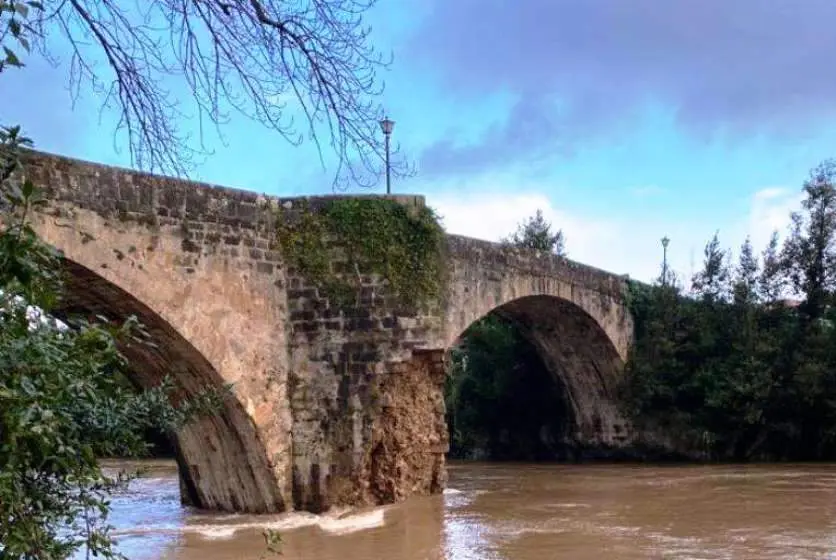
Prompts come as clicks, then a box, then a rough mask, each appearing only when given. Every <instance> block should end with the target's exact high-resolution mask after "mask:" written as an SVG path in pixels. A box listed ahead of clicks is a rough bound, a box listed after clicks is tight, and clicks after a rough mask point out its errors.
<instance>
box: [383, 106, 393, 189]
mask: <svg viewBox="0 0 836 560" xmlns="http://www.w3.org/2000/svg"><path fill="white" fill-rule="evenodd" d="M393 128H395V121H393V120H391V119H390V118H389V117H383V120H382V121H380V129H381V130H382V131H383V137H384V138H385V141H386V194H391V192H392V189H391V176H390V174H391V173H390V167H389V138H390V137H391V136H392V129H393Z"/></svg>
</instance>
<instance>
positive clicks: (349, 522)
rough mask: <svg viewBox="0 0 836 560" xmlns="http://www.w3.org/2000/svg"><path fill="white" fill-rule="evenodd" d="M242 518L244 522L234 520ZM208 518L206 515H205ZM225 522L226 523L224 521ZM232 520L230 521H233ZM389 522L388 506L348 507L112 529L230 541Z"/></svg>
mask: <svg viewBox="0 0 836 560" xmlns="http://www.w3.org/2000/svg"><path fill="white" fill-rule="evenodd" d="M236 518H243V519H242V520H241V521H237V522H236V521H234V519H236ZM204 519H206V518H204ZM224 521H226V522H224ZM230 521H231V522H230ZM385 524H386V515H385V508H376V509H373V510H369V511H363V512H358V513H352V512H350V511H348V510H338V511H333V512H329V513H327V514H325V515H315V514H313V513H306V512H296V513H287V514H281V515H278V516H264V517H252V516H231V515H225V516H219V517H217V518H209V519H206V522H203V523H190V524H187V525H183V526H176V525H156V526H154V527H148V528H143V529H137V528H133V529H124V530H116V531H113V532H112V535H113V536H114V537H116V538H117V539H118V538H120V537H122V538H130V537H136V536H140V535H149V534H154V535H180V534H186V533H188V534H196V535H200V536H201V537H203V538H204V539H207V540H229V539H232V538H233V537H235V535H236V534H237V533H239V532H241V531H263V530H272V531H292V530H294V529H301V528H304V527H318V528H319V529H320V530H322V531H325V532H326V533H330V534H334V535H345V534H349V533H355V532H357V531H365V530H368V529H375V528H377V527H382V526H384V525H385Z"/></svg>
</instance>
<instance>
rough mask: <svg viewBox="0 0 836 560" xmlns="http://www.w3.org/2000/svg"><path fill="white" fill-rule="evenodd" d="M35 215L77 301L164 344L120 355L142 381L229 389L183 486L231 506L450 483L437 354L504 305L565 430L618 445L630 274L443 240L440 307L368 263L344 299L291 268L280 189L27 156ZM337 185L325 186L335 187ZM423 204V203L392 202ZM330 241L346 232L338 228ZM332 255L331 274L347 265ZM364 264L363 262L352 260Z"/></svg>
mask: <svg viewBox="0 0 836 560" xmlns="http://www.w3.org/2000/svg"><path fill="white" fill-rule="evenodd" d="M27 173H28V174H29V175H30V177H31V178H32V179H34V181H35V183H36V184H37V185H39V186H41V187H44V188H46V189H47V193H46V194H47V198H48V199H49V201H50V204H49V207H48V208H46V209H44V210H43V211H42V212H40V213H39V214H38V215H37V217H36V220H35V221H36V228H37V229H38V231H39V233H40V234H41V235H42V236H43V237H44V239H45V240H47V241H48V242H49V243H51V244H53V245H54V246H55V247H57V248H59V249H61V250H62V251H64V253H65V256H66V259H67V263H68V267H67V270H68V272H69V290H68V297H67V299H66V301H65V302H64V309H65V311H67V312H82V313H93V312H103V313H104V314H105V315H110V316H114V317H120V318H122V317H125V316H126V315H128V314H131V313H134V314H137V315H138V316H139V317H140V319H142V320H143V322H145V323H146V324H148V325H149V326H150V327H151V331H152V334H153V335H154V337H155V340H157V341H158V344H159V348H158V349H156V350H148V349H144V350H143V349H137V348H128V349H126V351H127V352H128V353H129V356H130V357H131V359H132V362H133V363H135V364H136V366H137V367H136V371H135V372H134V376H135V378H136V379H137V380H138V381H139V382H141V383H142V384H144V385H146V386H147V385H151V384H154V383H156V382H158V381H159V380H160V379H161V378H162V376H163V375H165V374H166V373H171V374H172V375H173V376H174V377H175V378H176V379H177V380H178V381H179V382H180V384H181V386H182V390H183V394H184V395H188V394H193V393H195V392H197V391H199V390H200V388H201V387H205V386H207V385H209V386H212V385H220V384H222V383H234V398H231V399H229V402H227V405H226V408H225V409H224V411H223V413H222V414H220V415H216V416H213V417H211V418H207V419H204V420H202V421H201V422H199V423H197V424H194V425H192V426H190V427H188V428H186V429H184V430H183V432H182V433H180V434H179V435H178V447H179V455H180V463H181V467H182V469H181V471H182V473H183V487H184V493H185V494H186V497H187V498H188V499H190V500H191V501H192V502H194V503H196V504H197V505H201V506H205V507H212V508H216V509H227V510H237V511H279V510H282V509H286V508H289V507H291V506H292V507H295V508H297V509H305V510H309V511H322V510H325V509H327V508H329V507H331V506H334V505H340V504H354V505H356V504H371V503H386V502H391V501H396V500H401V499H404V498H406V497H408V496H409V495H412V494H426V493H432V492H438V491H440V490H441V488H442V487H443V484H444V453H445V452H446V450H447V441H446V438H447V430H446V426H445V422H444V403H443V380H444V360H443V357H444V354H445V352H446V351H447V350H448V349H449V347H450V346H451V344H453V342H454V341H455V340H456V338H458V336H460V335H461V333H462V332H463V331H464V330H465V329H466V328H467V327H468V326H469V325H470V324H472V322H473V321H475V320H477V319H478V318H480V317H481V316H484V315H485V314H487V313H489V312H491V311H492V310H495V309H498V312H500V313H502V314H504V315H506V316H508V317H509V318H510V319H511V320H514V321H516V322H517V323H518V324H519V325H520V326H521V328H522V329H523V331H524V332H525V333H526V334H527V335H528V336H529V338H530V339H531V340H532V341H533V342H534V343H535V344H536V345H537V347H538V349H539V351H540V352H541V354H542V355H543V357H544V360H545V362H546V363H547V365H548V366H549V368H550V370H551V371H552V373H553V374H554V375H555V379H556V380H557V381H558V382H559V383H562V384H563V385H564V386H565V387H566V388H567V391H566V394H567V401H568V404H569V405H570V406H571V408H572V410H573V418H574V424H573V426H572V429H571V430H570V431H571V434H570V436H571V437H572V438H574V439H575V440H576V441H578V442H581V443H586V444H590V445H620V443H621V442H622V441H625V440H626V436H625V435H624V433H625V431H626V430H627V428H626V427H625V424H624V422H623V419H622V418H621V416H620V415H619V413H618V411H617V410H616V409H615V407H614V398H613V394H612V391H613V387H614V385H615V380H617V377H618V375H619V374H620V366H621V364H622V362H623V358H624V356H625V355H626V352H627V348H628V347H629V343H630V337H631V333H632V324H631V322H630V318H629V316H628V315H627V313H626V311H625V308H624V306H623V304H622V290H623V280H622V279H620V278H618V277H616V276H613V275H611V274H608V273H605V272H603V271H598V270H595V269H592V268H590V267H585V266H583V265H580V264H578V263H573V262H571V261H567V260H564V259H558V258H556V257H550V256H544V255H536V254H534V253H531V252H524V251H515V250H512V249H508V248H504V247H500V246H498V245H496V244H492V243H488V242H481V241H477V240H472V239H467V238H463V237H458V236H448V243H447V246H446V247H445V250H446V251H447V262H448V267H447V270H446V274H447V276H446V278H444V281H445V282H446V287H447V289H446V293H445V296H444V301H443V302H441V303H440V306H437V307H436V308H435V309H434V310H433V311H432V312H428V313H423V314H422V313H418V312H412V311H406V310H404V309H403V308H402V307H401V306H400V305H398V304H397V303H396V302H395V301H393V300H392V299H391V298H390V297H389V295H388V294H387V291H386V286H385V283H384V282H383V281H382V280H381V278H380V277H379V276H377V275H374V274H371V273H370V271H361V276H360V282H361V286H360V290H359V292H358V295H359V297H358V298H357V299H356V301H355V302H354V304H351V305H345V304H341V305H337V304H336V303H335V302H333V301H330V300H329V297H328V295H327V294H326V293H325V292H324V291H322V290H320V289H319V287H318V286H317V285H315V284H314V283H312V282H311V280H310V279H307V278H304V277H303V275H302V274H301V273H300V272H299V271H298V270H295V269H294V268H293V267H292V266H289V265H288V264H287V263H285V262H283V260H282V256H281V254H280V252H279V250H278V247H277V244H276V243H275V239H274V235H273V232H274V229H275V224H274V220H275V219H276V218H275V216H276V214H275V211H274V210H275V209H277V208H282V210H283V212H291V213H292V212H294V211H299V210H300V209H302V208H305V207H308V208H311V209H314V210H316V208H317V207H318V206H319V205H321V203H322V201H323V200H324V199H322V198H316V197H313V198H305V199H304V203H302V199H297V198H293V199H278V198H272V197H265V196H261V195H258V194H255V193H249V192H243V191H237V190H233V189H226V188H219V187H213V186H210V185H203V184H198V183H193V182H186V181H179V180H174V179H168V178H162V177H156V176H152V175H148V174H143V173H137V172H134V171H129V170H124V169H116V168H111V167H104V166H99V165H95V164H89V163H83V162H78V161H74V160H70V159H66V158H59V157H55V156H48V155H45V154H39V153H33V154H31V157H30V158H29V163H28V165H27ZM329 198H330V197H329ZM394 198H395V199H396V200H398V201H399V202H401V203H402V204H407V205H422V204H424V200H423V197H412V196H401V197H394ZM336 242H337V243H338V240H337V241H336ZM345 264H346V263H345V262H342V261H340V260H338V259H335V260H334V262H331V263H330V267H331V273H333V274H344V273H345V272H346V266H345ZM352 274H354V271H352Z"/></svg>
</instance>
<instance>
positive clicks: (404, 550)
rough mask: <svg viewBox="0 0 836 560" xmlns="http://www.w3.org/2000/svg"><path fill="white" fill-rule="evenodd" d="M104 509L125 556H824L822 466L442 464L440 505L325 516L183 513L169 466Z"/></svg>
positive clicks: (828, 503) (830, 528)
mask: <svg viewBox="0 0 836 560" xmlns="http://www.w3.org/2000/svg"><path fill="white" fill-rule="evenodd" d="M144 465H145V466H149V465H150V467H151V468H150V469H149V471H148V472H147V473H146V474H145V475H144V476H143V477H142V478H140V479H139V480H136V481H135V482H133V483H132V484H131V486H130V488H129V490H128V491H127V492H125V493H124V494H121V495H119V496H118V497H116V498H115V499H114V500H113V513H112V516H111V522H112V524H113V525H114V526H115V527H116V528H117V529H116V531H115V535H116V536H117V538H118V543H119V549H120V551H121V552H123V553H125V554H126V555H127V556H128V557H129V558H131V559H135V560H140V559H150V558H154V559H156V558H171V559H178V560H198V559H201V560H202V559H206V560H213V559H221V558H223V559H237V558H244V559H246V558H252V559H256V558H260V557H262V556H263V554H264V552H265V545H264V539H263V537H262V535H261V532H262V530H263V529H264V528H267V527H269V528H274V529H278V530H280V531H281V532H282V535H283V537H284V540H285V546H284V556H283V557H282V558H287V559H310V560H313V559H316V560H352V559H372V558H385V559H387V560H441V559H445V560H476V559H478V560H493V559H496V560H499V559H503V560H504V559H509V560H510V559H513V560H529V559H531V560H533V559H549V558H572V559H581V560H583V559H592V558H595V559H598V558H604V557H606V558H620V559H621V558H625V559H645V558H677V559H686V558H687V559H697V558H699V559H715V558H716V559H721V558H723V559H725V558H735V559H737V558H753V559H773V558H774V559H778V558H780V559H791V558H792V559H795V558H805V559H806V558H836V532H834V529H835V528H836V527H835V526H834V525H836V515H835V514H836V469H834V468H833V467H832V466H826V465H816V466H809V465H804V466H786V465H782V466H740V467H735V466H704V467H694V466H679V467H675V466H669V467H653V466H627V465H617V466H600V465H596V466H565V465H512V464H505V465H496V464H494V465H484V464H454V465H452V466H451V468H450V482H449V488H448V490H447V491H445V493H444V495H443V496H435V497H431V498H421V499H413V500H410V501H408V502H407V503H405V504H399V505H395V506H388V507H383V508H373V509H368V510H363V511H358V512H351V513H348V512H335V513H332V514H329V515H326V516H315V515H311V514H305V513H290V514H283V515H275V516H248V515H226V514H207V513H204V512H198V511H194V510H191V509H187V508H183V507H182V506H181V505H180V501H179V486H178V482H177V475H176V470H175V467H174V465H173V464H171V463H165V462H153V463H144Z"/></svg>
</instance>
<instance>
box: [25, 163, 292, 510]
mask: <svg viewBox="0 0 836 560" xmlns="http://www.w3.org/2000/svg"><path fill="white" fill-rule="evenodd" d="M25 171H26V173H27V175H28V176H29V178H31V179H32V180H33V181H34V183H35V184H36V185H38V186H39V187H41V188H44V189H45V191H46V192H45V194H46V198H47V199H48V200H49V206H48V207H47V208H44V209H42V211H41V212H40V213H38V214H36V216H35V220H34V223H35V227H36V229H37V231H38V232H39V234H40V235H41V236H42V237H43V238H44V239H45V240H46V241H47V242H48V243H51V244H52V245H53V246H55V247H57V248H59V249H60V250H62V251H63V252H64V255H65V257H66V259H67V261H68V265H69V266H68V267H67V271H68V273H69V274H68V281H69V286H68V288H69V289H68V292H67V296H66V299H65V301H64V302H63V307H64V310H65V311H68V312H81V313H102V314H104V315H106V316H110V317H112V318H114V319H124V318H125V317H126V316H127V315H128V314H130V313H136V314H137V315H138V316H139V317H140V319H141V320H142V321H143V322H144V323H146V325H147V326H148V327H149V329H150V330H151V332H152V335H154V337H155V342H157V344H158V345H159V348H158V349H157V350H152V349H142V348H128V349H127V351H128V352H129V354H132V357H134V358H135V359H134V360H132V363H134V364H135V366H136V371H135V372H134V375H135V378H136V379H137V380H138V381H139V382H140V383H142V384H145V385H151V384H155V383H158V382H159V381H160V379H161V378H162V376H163V375H166V374H170V375H171V376H173V377H174V378H175V379H176V380H177V381H178V383H179V384H180V385H181V387H182V389H183V392H184V394H185V395H188V394H194V393H195V392H197V391H199V390H200V389H201V388H203V387H206V386H220V385H221V384H223V383H234V387H233V389H234V398H231V399H228V402H227V404H226V407H225V409H224V410H223V411H222V414H220V415H217V416H216V417H211V418H207V419H204V420H202V421H200V422H198V423H196V424H192V425H190V426H189V427H187V428H186V429H184V430H183V431H182V432H181V433H180V434H179V436H178V438H177V439H178V447H179V451H180V453H179V454H180V459H181V467H182V468H181V473H182V474H183V476H184V478H185V480H184V487H185V488H186V489H187V490H188V494H189V496H188V498H189V499H191V500H192V501H195V502H196V503H197V504H198V505H201V506H204V507H208V508H213V509H225V510H230V511H234V510H238V511H242V510H243V511H256V512H260V511H281V510H283V509H285V508H286V507H288V506H289V505H290V504H291V503H292V498H291V472H292V466H291V463H290V455H291V453H290V435H289V434H290V430H291V416H290V405H289V401H290V396H289V394H288V392H287V387H288V379H287V375H288V367H287V364H288V345H287V330H286V317H287V294H286V291H285V277H284V271H283V269H282V267H281V263H280V259H279V255H278V254H277V253H276V252H275V251H273V250H272V249H273V248H272V246H271V244H270V241H269V237H268V236H267V235H266V233H267V228H268V224H266V223H265V222H264V221H263V220H264V219H266V218H265V217H264V216H263V215H261V214H259V212H258V204H259V202H260V197H259V196H258V195H256V194H253V193H246V192H241V191H234V190H231V189H219V188H208V186H206V185H199V184H195V183H188V182H185V181H177V180H173V179H167V178H161V177H155V176H152V175H148V174H143V173H136V172H133V171H127V170H122V169H115V168H109V167H103V166H98V165H93V164H88V163H83V162H78V161H73V160H69V159H65V158H58V157H53V156H47V155H44V154H37V155H34V156H33V157H30V158H28V160H27V165H26V170H25Z"/></svg>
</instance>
